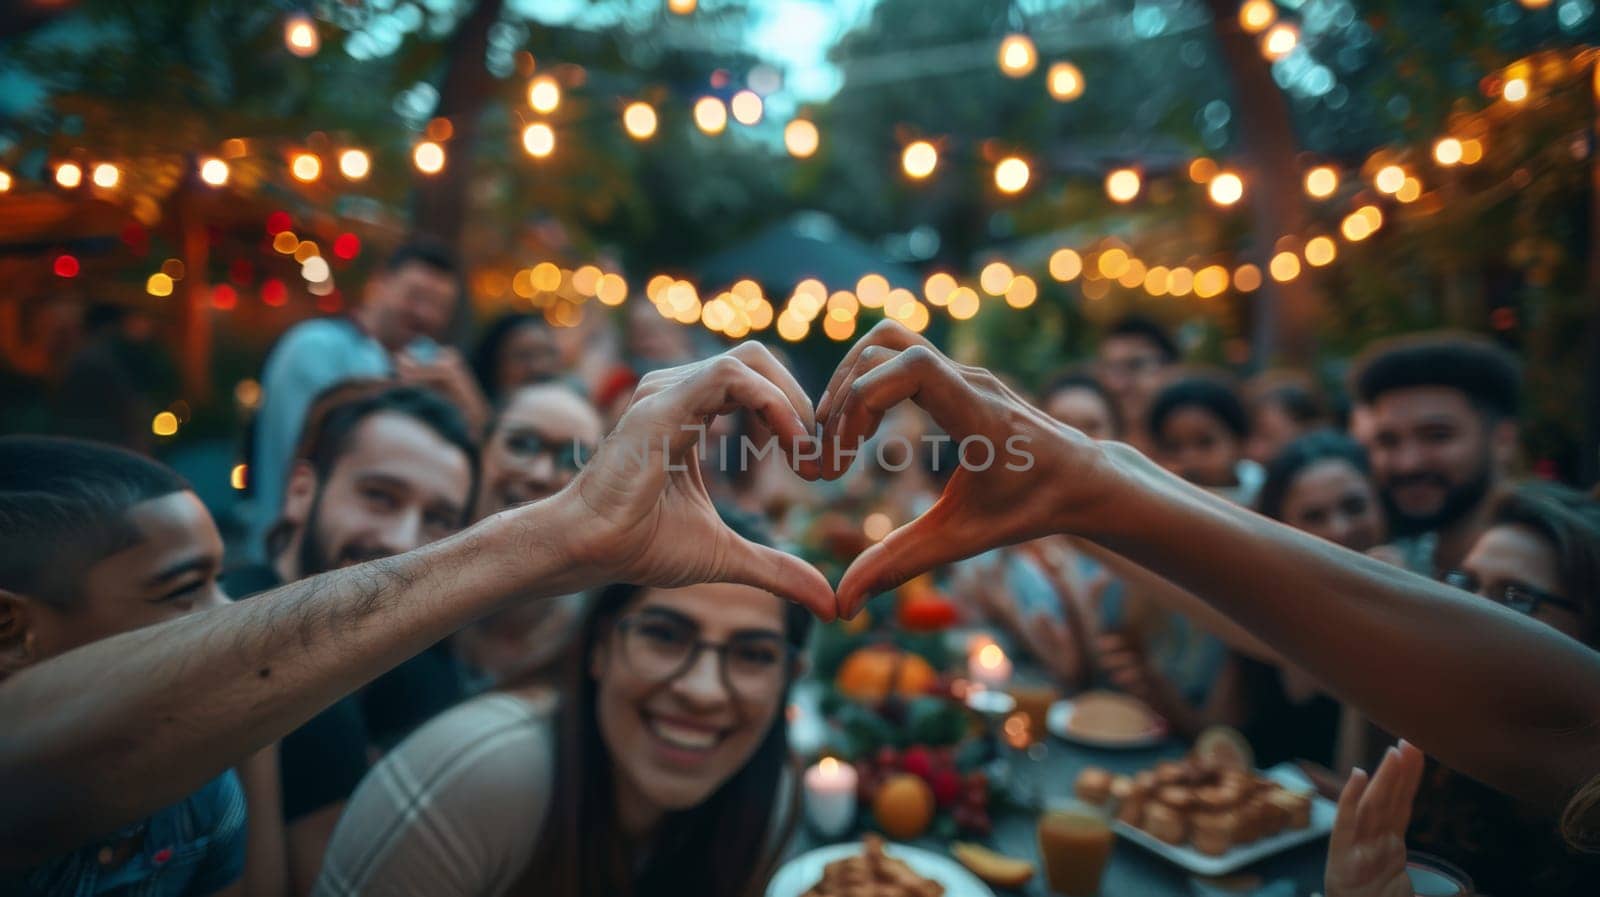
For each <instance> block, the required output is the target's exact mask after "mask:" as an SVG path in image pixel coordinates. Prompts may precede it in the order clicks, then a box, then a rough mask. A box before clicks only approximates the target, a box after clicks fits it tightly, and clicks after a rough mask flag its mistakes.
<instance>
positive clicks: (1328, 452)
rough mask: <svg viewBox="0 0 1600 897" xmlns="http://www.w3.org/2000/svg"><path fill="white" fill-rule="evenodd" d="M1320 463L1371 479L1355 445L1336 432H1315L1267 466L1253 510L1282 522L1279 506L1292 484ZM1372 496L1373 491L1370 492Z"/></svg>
mask: <svg viewBox="0 0 1600 897" xmlns="http://www.w3.org/2000/svg"><path fill="white" fill-rule="evenodd" d="M1323 461H1343V462H1344V463H1346V464H1348V465H1350V466H1351V468H1353V469H1354V470H1355V472H1356V473H1359V474H1361V475H1362V476H1363V477H1367V478H1368V479H1369V480H1370V479H1371V477H1372V467H1371V465H1370V464H1368V463H1367V450H1366V449H1364V448H1362V447H1361V444H1360V443H1359V442H1356V441H1355V440H1354V439H1351V438H1350V437H1349V436H1346V435H1344V434H1343V433H1340V432H1338V431H1336V430H1318V431H1317V432H1315V433H1307V434H1306V435H1304V436H1301V437H1300V438H1298V439H1295V440H1294V441H1292V442H1290V443H1289V444H1288V445H1286V446H1284V447H1283V450H1282V451H1280V452H1278V456H1277V457H1276V458H1273V459H1272V460H1271V461H1269V462H1267V469H1266V472H1267V475H1266V478H1265V479H1263V480H1262V481H1261V491H1260V492H1259V493H1257V494H1256V510H1257V511H1260V512H1261V513H1262V514H1265V515H1266V516H1268V517H1271V518H1272V519H1273V520H1278V521H1282V520H1283V502H1284V500H1285V499H1286V498H1288V496H1289V490H1290V489H1292V488H1294V484H1295V481H1296V480H1298V479H1300V475H1301V474H1303V473H1305V472H1306V470H1308V469H1309V468H1310V467H1311V466H1312V465H1314V464H1319V463H1321V462H1323ZM1373 492H1374V495H1376V492H1377V490H1376V489H1374V490H1373Z"/></svg>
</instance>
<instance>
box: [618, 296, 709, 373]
mask: <svg viewBox="0 0 1600 897" xmlns="http://www.w3.org/2000/svg"><path fill="white" fill-rule="evenodd" d="M693 354H694V352H693V348H692V347H691V346H690V345H689V337H688V332H687V330H686V328H684V327H682V326H680V325H679V324H677V323H676V322H674V321H670V320H668V319H666V318H663V317H662V316H661V313H660V312H658V311H656V310H655V309H654V308H653V307H651V305H650V303H646V302H635V303H632V305H631V308H630V310H629V314H628V355H629V356H630V357H631V358H632V359H633V360H634V361H635V363H636V367H638V368H641V369H643V370H654V369H656V368H662V367H668V366H671V365H674V364H678V363H680V362H683V361H686V360H687V359H689V357H690V356H692V355H693Z"/></svg>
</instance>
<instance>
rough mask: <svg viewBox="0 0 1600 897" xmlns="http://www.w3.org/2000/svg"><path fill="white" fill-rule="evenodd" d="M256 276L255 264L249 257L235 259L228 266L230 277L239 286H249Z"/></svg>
mask: <svg viewBox="0 0 1600 897" xmlns="http://www.w3.org/2000/svg"><path fill="white" fill-rule="evenodd" d="M255 276H256V269H255V266H254V265H252V264H250V260H249V259H234V260H233V264H231V265H229V266H228V279H229V280H231V281H233V282H234V283H236V284H238V285H239V286H242V287H243V286H249V285H250V281H251V280H253V279H254V278H255Z"/></svg>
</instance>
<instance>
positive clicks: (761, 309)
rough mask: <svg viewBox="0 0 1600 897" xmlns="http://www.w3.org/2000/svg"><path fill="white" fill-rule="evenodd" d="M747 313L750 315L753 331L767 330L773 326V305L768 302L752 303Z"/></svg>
mask: <svg viewBox="0 0 1600 897" xmlns="http://www.w3.org/2000/svg"><path fill="white" fill-rule="evenodd" d="M745 311H746V312H747V313H748V314H749V315H750V329H751V330H766V329H767V328H768V327H770V326H772V305H771V304H770V303H768V302H767V300H765V299H762V300H760V301H759V302H755V303H752V304H751V305H750V307H749V308H747V309H745Z"/></svg>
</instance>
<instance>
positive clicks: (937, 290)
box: [922, 271, 956, 306]
mask: <svg viewBox="0 0 1600 897" xmlns="http://www.w3.org/2000/svg"><path fill="white" fill-rule="evenodd" d="M955 291H956V279H955V278H954V277H951V276H950V275H949V274H946V273H945V272H943V271H935V272H934V273H932V274H929V275H928V279H927V280H926V281H925V282H923V284H922V295H923V296H925V297H927V300H928V304H929V305H939V306H943V305H948V304H949V303H950V294H951V293H954V292H955Z"/></svg>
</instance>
